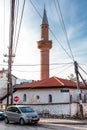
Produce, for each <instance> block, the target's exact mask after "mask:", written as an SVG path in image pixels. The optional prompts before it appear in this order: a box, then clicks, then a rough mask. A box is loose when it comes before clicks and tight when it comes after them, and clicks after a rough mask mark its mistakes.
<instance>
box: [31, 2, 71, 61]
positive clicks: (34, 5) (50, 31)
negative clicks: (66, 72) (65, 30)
mask: <svg viewBox="0 0 87 130" xmlns="http://www.w3.org/2000/svg"><path fill="white" fill-rule="evenodd" d="M29 2H30V3H31V4H32V6H33V7H34V9H35V11H36V12H37V14H38V15H39V16H40V18H41V19H42V16H41V15H40V13H39V11H38V10H37V8H36V6H35V5H34V4H33V2H32V1H31V0H29ZM49 30H50V32H51V34H52V35H53V36H54V38H55V39H56V41H57V42H58V43H59V45H60V46H61V48H62V49H63V50H64V52H65V53H66V54H67V55H68V57H69V58H71V59H72V57H71V56H70V55H69V53H68V52H67V51H66V49H65V48H64V47H63V46H62V44H61V43H60V42H59V41H58V39H57V37H56V36H55V34H54V33H53V31H52V30H51V29H50V27H49Z"/></svg>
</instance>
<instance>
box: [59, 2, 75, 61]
mask: <svg viewBox="0 0 87 130" xmlns="http://www.w3.org/2000/svg"><path fill="white" fill-rule="evenodd" d="M57 5H58V7H59V11H60V18H61V20H60V21H61V24H62V29H63V30H64V33H65V36H66V40H67V44H68V47H69V50H70V53H71V56H72V59H73V61H74V56H73V53H72V50H71V46H70V42H69V39H68V35H67V31H66V27H65V23H64V20H63V15H62V11H61V7H60V4H59V0H57Z"/></svg>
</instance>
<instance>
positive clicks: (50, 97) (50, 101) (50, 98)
mask: <svg viewBox="0 0 87 130" xmlns="http://www.w3.org/2000/svg"><path fill="white" fill-rule="evenodd" d="M49 103H52V95H51V94H49Z"/></svg>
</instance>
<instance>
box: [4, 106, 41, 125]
mask: <svg viewBox="0 0 87 130" xmlns="http://www.w3.org/2000/svg"><path fill="white" fill-rule="evenodd" d="M39 119H40V118H39V115H38V113H37V112H35V111H34V110H33V109H32V108H31V107H28V106H21V105H13V106H8V107H7V109H6V112H5V123H9V122H10V121H13V122H18V123H20V124H21V125H23V124H25V123H33V124H36V123H38V121H39Z"/></svg>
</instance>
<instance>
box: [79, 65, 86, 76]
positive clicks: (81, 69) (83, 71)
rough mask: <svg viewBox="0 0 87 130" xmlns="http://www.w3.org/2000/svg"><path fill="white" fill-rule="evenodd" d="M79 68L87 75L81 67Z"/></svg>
mask: <svg viewBox="0 0 87 130" xmlns="http://www.w3.org/2000/svg"><path fill="white" fill-rule="evenodd" d="M78 66H79V65H78ZM79 68H80V69H81V70H82V71H83V72H84V73H85V74H86V75H87V72H86V71H85V70H83V69H82V67H81V66H79Z"/></svg>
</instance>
